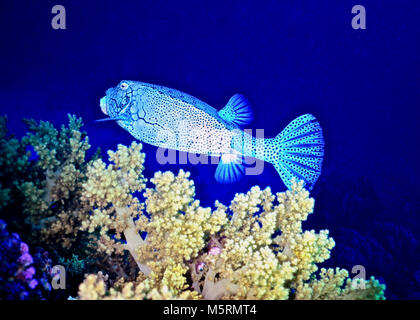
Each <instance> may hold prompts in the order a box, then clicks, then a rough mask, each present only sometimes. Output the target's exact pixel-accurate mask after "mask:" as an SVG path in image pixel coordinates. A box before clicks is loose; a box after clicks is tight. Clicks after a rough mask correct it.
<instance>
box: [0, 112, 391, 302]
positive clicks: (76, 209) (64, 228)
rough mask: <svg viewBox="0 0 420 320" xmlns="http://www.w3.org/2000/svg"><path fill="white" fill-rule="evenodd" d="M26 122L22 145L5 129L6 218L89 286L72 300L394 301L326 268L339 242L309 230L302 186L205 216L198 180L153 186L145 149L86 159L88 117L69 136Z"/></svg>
mask: <svg viewBox="0 0 420 320" xmlns="http://www.w3.org/2000/svg"><path fill="white" fill-rule="evenodd" d="M26 124H27V125H28V128H29V133H28V134H27V135H26V136H24V137H23V138H22V139H21V140H18V139H16V138H14V137H11V136H8V135H7V131H6V129H5V118H2V121H1V122H0V133H1V139H0V141H1V146H2V149H1V151H0V167H1V169H2V170H3V169H4V171H2V175H1V176H0V183H1V185H0V187H1V189H0V197H1V198H0V199H4V202H2V207H0V212H1V214H2V215H4V216H5V217H7V218H8V219H10V220H11V221H13V222H15V227H16V228H18V223H16V220H17V218H16V216H15V215H13V216H12V215H10V214H7V213H8V212H12V210H11V208H13V210H14V211H13V212H16V210H18V209H19V208H20V210H21V211H22V213H23V216H22V218H23V219H24V220H25V224H24V225H25V226H26V228H27V229H29V230H30V232H29V233H28V234H26V237H27V239H28V240H31V241H34V243H36V244H42V245H43V246H44V247H46V248H47V249H51V250H55V251H57V252H56V254H57V259H56V261H59V262H60V263H61V264H63V265H64V266H65V268H66V271H67V272H68V273H70V274H71V275H72V276H73V278H72V281H75V282H77V283H79V282H78V281H77V280H80V282H81V284H80V286H76V288H77V287H78V290H77V289H76V290H75V289H74V287H73V289H71V290H70V292H68V295H70V294H71V295H73V296H74V295H75V294H77V295H78V298H79V299H384V289H385V287H384V285H382V284H380V283H379V282H378V281H377V280H376V279H375V278H371V279H369V280H357V281H356V280H352V279H350V278H349V274H348V272H347V271H346V270H344V269H339V268H335V269H332V268H329V269H325V268H322V269H321V270H319V267H318V265H319V264H321V263H323V262H324V261H326V260H327V259H329V257H330V251H331V250H332V248H333V247H334V245H335V243H334V240H333V239H332V238H331V237H330V236H329V232H328V230H321V231H319V232H316V231H315V230H310V231H304V230H303V228H302V222H303V221H305V220H306V219H307V218H308V216H309V214H311V213H312V212H313V209H314V199H312V198H310V196H309V192H308V191H307V190H305V189H304V188H303V186H302V183H300V182H297V181H292V187H291V189H290V190H288V191H285V192H281V193H276V194H273V193H272V192H271V190H270V188H266V189H264V190H261V189H260V188H259V187H257V186H256V187H253V188H252V189H251V190H250V191H249V192H247V193H246V194H236V196H235V197H234V199H233V200H232V202H231V204H230V205H229V206H228V207H227V206H225V205H223V204H221V203H219V202H216V203H215V208H214V209H212V208H204V207H201V206H200V202H199V200H196V199H195V187H194V183H193V181H192V180H190V174H189V173H188V172H184V171H183V170H180V171H179V173H178V174H177V175H175V174H173V173H172V172H156V173H155V175H154V177H153V178H152V179H151V180H150V184H149V183H148V182H147V179H146V178H145V177H144V175H143V171H144V160H145V155H144V154H143V153H142V152H141V149H142V145H141V144H139V143H136V142H133V143H132V144H131V145H130V146H129V147H126V146H123V145H118V149H117V150H116V151H108V159H107V160H105V161H104V160H102V159H101V158H100V156H99V153H96V154H95V155H94V156H93V157H92V158H91V159H90V160H87V159H86V152H87V150H88V149H89V148H90V145H89V142H88V138H87V135H86V133H84V132H80V128H81V126H82V122H81V120H80V119H77V118H76V117H74V116H69V126H68V127H65V126H62V127H61V130H60V131H59V130H57V129H55V128H54V127H53V126H52V125H51V124H50V123H48V122H42V121H41V122H40V123H39V124H38V123H36V122H35V121H33V120H26ZM18 200H20V201H18ZM23 219H22V220H23ZM22 234H25V233H22ZM87 273H88V275H87V276H86V277H85V279H84V280H83V281H82V278H83V276H84V274H87Z"/></svg>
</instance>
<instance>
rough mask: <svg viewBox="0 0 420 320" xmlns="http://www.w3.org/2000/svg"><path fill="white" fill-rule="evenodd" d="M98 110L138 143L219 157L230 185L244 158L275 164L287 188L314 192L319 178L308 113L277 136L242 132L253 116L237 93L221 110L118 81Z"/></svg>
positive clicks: (318, 140) (316, 130)
mask: <svg viewBox="0 0 420 320" xmlns="http://www.w3.org/2000/svg"><path fill="white" fill-rule="evenodd" d="M100 107H101V110H102V112H103V113H105V114H106V115H107V116H108V117H109V118H106V119H101V120H98V121H107V120H115V121H116V122H117V123H118V124H119V125H120V126H121V127H122V128H124V129H125V130H127V131H128V132H129V133H130V134H131V135H133V136H134V137H135V138H136V139H138V140H141V141H143V142H145V143H148V144H151V145H154V146H157V147H164V148H168V149H174V150H179V151H185V152H191V153H197V154H203V155H208V156H220V161H219V164H218V166H217V169H216V173H215V178H216V180H217V181H218V182H221V183H231V182H234V181H237V180H239V179H240V177H241V175H242V174H243V173H244V171H245V170H244V167H245V166H244V163H243V161H242V160H241V159H242V158H243V157H253V158H256V159H259V160H262V161H266V162H269V163H271V164H273V165H274V167H275V169H276V170H277V172H278V173H279V175H280V177H281V179H282V180H283V182H284V184H285V185H286V186H287V187H290V186H291V180H292V178H293V177H294V178H296V179H297V180H303V181H304V183H305V186H306V187H307V188H312V186H313V185H314V183H315V182H316V180H317V179H318V177H319V175H320V174H321V166H322V160H323V156H324V139H323V135H322V129H321V126H320V125H319V123H318V121H317V120H316V119H315V117H314V116H313V115H311V114H305V115H302V116H300V117H298V118H296V119H295V120H293V121H292V122H291V123H290V124H289V125H288V126H286V128H285V129H284V130H283V131H282V132H281V133H279V134H278V135H277V136H276V137H275V138H259V137H255V136H253V135H252V134H250V133H248V132H247V130H242V129H241V128H243V127H244V126H245V125H247V124H249V123H250V122H251V120H252V118H253V112H252V110H251V108H250V107H249V103H248V101H247V100H246V98H245V97H244V96H242V95H240V94H235V95H234V96H233V97H232V98H230V100H229V101H228V103H227V105H226V106H225V107H224V108H222V109H221V110H220V111H217V110H216V109H214V108H212V107H211V106H209V105H208V104H206V103H205V102H203V101H200V100H199V99H197V98H195V97H193V96H191V95H188V94H186V93H183V92H181V91H178V90H175V89H170V88H166V87H163V86H159V85H153V84H148V83H144V82H137V81H121V82H120V83H119V84H118V85H117V86H116V87H113V88H110V89H108V90H107V91H106V96H104V97H103V98H101V99H100Z"/></svg>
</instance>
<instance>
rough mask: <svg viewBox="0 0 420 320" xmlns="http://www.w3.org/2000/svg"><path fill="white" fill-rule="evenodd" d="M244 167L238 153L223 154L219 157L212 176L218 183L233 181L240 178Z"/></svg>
mask: <svg viewBox="0 0 420 320" xmlns="http://www.w3.org/2000/svg"><path fill="white" fill-rule="evenodd" d="M244 171H245V167H244V165H243V164H242V158H241V155H240V154H239V153H230V154H223V155H222V156H221V157H220V161H219V164H218V165H217V168H216V172H215V174H214V177H215V178H216V181H217V182H219V183H233V182H237V181H239V180H240V179H241V177H242V175H243V174H244Z"/></svg>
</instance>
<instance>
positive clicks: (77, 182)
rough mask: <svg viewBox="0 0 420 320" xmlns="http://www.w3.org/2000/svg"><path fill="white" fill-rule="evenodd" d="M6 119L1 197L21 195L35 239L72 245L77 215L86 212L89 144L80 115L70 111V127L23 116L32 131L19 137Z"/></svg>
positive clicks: (0, 127) (2, 124)
mask: <svg viewBox="0 0 420 320" xmlns="http://www.w3.org/2000/svg"><path fill="white" fill-rule="evenodd" d="M5 120H6V118H5V117H3V118H1V122H0V132H1V137H0V143H1V148H0V150H1V154H0V167H1V171H0V172H1V175H0V184H4V185H6V184H7V189H2V190H0V197H1V198H3V199H4V198H6V199H7V197H8V196H9V194H10V192H11V191H12V192H14V193H15V194H17V195H16V196H15V197H14V198H16V199H21V200H22V201H21V202H22V211H23V213H24V214H25V215H26V222H27V226H29V227H30V231H31V233H32V236H33V239H39V238H41V239H42V240H41V241H43V242H50V243H51V242H52V243H54V244H56V243H57V242H59V243H61V245H62V246H63V247H64V248H70V246H71V244H72V243H73V242H74V241H75V239H76V238H77V226H78V221H79V217H80V216H83V215H84V214H87V212H88V210H87V211H86V210H85V211H84V209H85V208H84V207H83V206H80V201H79V200H80V196H81V190H82V188H81V184H82V182H83V181H84V180H85V168H86V165H87V163H89V162H86V161H85V154H86V151H87V150H88V149H89V148H90V145H89V142H88V137H87V135H86V133H85V132H81V131H80V128H81V126H82V121H81V119H77V118H76V117H75V116H70V115H69V125H68V127H65V126H62V127H61V130H57V129H56V128H54V126H52V125H51V124H50V123H49V122H44V121H41V122H40V123H39V124H38V123H36V122H35V120H25V123H26V125H27V126H28V129H29V132H28V133H27V134H26V135H25V136H24V137H23V138H22V139H21V140H18V139H16V138H14V137H10V136H7V131H6V127H5ZM30 159H33V161H30ZM3 204H4V205H7V203H4V202H3Z"/></svg>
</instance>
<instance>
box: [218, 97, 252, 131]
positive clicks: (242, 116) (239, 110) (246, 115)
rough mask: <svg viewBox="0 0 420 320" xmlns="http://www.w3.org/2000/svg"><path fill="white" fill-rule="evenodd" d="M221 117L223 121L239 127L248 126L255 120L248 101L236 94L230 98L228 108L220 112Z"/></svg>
mask: <svg viewBox="0 0 420 320" xmlns="http://www.w3.org/2000/svg"><path fill="white" fill-rule="evenodd" d="M219 115H220V116H221V117H222V118H223V120H225V121H227V122H231V123H234V124H236V125H238V126H244V125H247V124H249V123H250V122H251V121H252V119H253V118H254V114H253V112H252V109H251V107H250V106H249V102H248V100H247V99H246V98H245V97H244V96H243V95H241V94H235V95H234V96H233V97H232V98H230V99H229V101H228V103H227V104H226V106H225V107H224V108H223V109H222V110H220V111H219Z"/></svg>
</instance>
